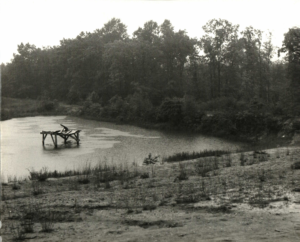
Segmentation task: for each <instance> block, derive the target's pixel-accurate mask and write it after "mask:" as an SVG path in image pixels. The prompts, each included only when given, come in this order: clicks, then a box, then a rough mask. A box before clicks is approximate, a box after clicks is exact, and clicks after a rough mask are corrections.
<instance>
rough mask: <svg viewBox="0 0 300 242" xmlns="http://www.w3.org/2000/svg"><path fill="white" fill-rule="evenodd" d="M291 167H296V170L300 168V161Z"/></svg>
mask: <svg viewBox="0 0 300 242" xmlns="http://www.w3.org/2000/svg"><path fill="white" fill-rule="evenodd" d="M291 168H292V169H294V170H298V169H300V161H297V162H295V163H294V164H293V165H292V166H291Z"/></svg>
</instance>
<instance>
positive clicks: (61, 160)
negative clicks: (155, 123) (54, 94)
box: [1, 116, 243, 178]
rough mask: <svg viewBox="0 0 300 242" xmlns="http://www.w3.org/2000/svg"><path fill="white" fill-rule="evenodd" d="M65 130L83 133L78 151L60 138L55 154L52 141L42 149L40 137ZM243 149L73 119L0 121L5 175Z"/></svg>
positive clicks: (216, 140)
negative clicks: (194, 152)
mask: <svg viewBox="0 0 300 242" xmlns="http://www.w3.org/2000/svg"><path fill="white" fill-rule="evenodd" d="M60 124H64V125H65V126H67V127H68V128H70V129H80V130H81V132H80V145H79V146H77V144H76V141H75V140H72V141H71V142H68V143H67V144H64V140H63V139H62V138H60V137H58V138H57V139H58V147H57V148H54V145H53V142H52V139H51V137H50V136H49V135H48V136H47V138H46V140H45V145H44V146H43V145H42V135H41V134H40V132H41V131H43V130H44V131H56V130H60V129H62V127H61V126H60ZM242 145H243V144H241V143H237V142H231V141H227V140H224V139H220V138H215V137H209V136H203V135H200V134H193V133H182V132H166V131H158V130H151V129H143V128H139V127H136V126H131V125H117V124H113V123H108V122H99V121H93V120H85V119H81V118H76V117H69V116H48V117H44V116H38V117H26V118H14V119H11V120H6V121H1V175H2V178H5V177H9V176H10V177H13V176H18V177H24V176H28V175H29V172H28V169H34V170H40V169H41V168H43V167H47V168H48V169H49V170H51V171H54V170H58V171H64V170H66V169H77V168H80V167H82V166H83V165H84V164H85V163H86V162H90V163H92V164H93V163H96V162H103V161H105V160H106V161H108V162H111V161H112V162H115V163H117V162H130V163H132V162H137V163H138V164H140V165H141V164H142V162H143V160H144V158H145V157H146V156H148V154H149V153H151V154H153V155H160V157H164V156H167V155H172V154H174V153H177V152H182V151H190V152H192V151H202V150H205V149H222V150H236V149H239V148H241V146H242Z"/></svg>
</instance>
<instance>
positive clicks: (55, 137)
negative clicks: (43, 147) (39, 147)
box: [55, 135, 57, 148]
mask: <svg viewBox="0 0 300 242" xmlns="http://www.w3.org/2000/svg"><path fill="white" fill-rule="evenodd" d="M55 148H57V135H55Z"/></svg>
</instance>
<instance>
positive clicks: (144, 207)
mask: <svg viewBox="0 0 300 242" xmlns="http://www.w3.org/2000/svg"><path fill="white" fill-rule="evenodd" d="M156 208H157V206H156V205H155V204H146V205H144V206H143V210H144V211H147V210H149V211H150V212H151V211H152V210H155V209H156Z"/></svg>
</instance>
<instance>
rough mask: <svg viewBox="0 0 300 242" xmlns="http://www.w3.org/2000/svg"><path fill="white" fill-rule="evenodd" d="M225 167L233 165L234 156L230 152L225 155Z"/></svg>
mask: <svg viewBox="0 0 300 242" xmlns="http://www.w3.org/2000/svg"><path fill="white" fill-rule="evenodd" d="M224 166H225V167H231V166H232V158H231V155H230V153H229V154H226V155H225V163H224Z"/></svg>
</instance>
